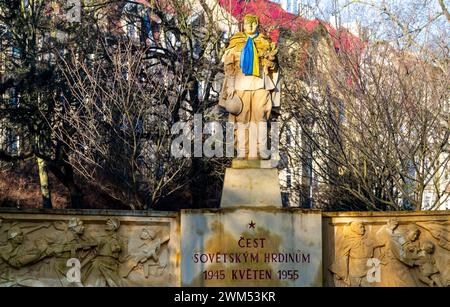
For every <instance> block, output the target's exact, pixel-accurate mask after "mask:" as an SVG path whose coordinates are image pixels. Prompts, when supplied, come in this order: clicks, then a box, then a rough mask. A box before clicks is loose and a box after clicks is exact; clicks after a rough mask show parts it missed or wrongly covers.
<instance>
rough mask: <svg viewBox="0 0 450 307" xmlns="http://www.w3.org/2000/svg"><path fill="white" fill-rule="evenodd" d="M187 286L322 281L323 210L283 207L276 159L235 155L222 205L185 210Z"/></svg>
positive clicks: (184, 270) (317, 283) (183, 256)
mask: <svg viewBox="0 0 450 307" xmlns="http://www.w3.org/2000/svg"><path fill="white" fill-rule="evenodd" d="M181 235H182V244H181V267H182V274H181V276H182V281H181V284H182V285H183V286H216V287H217V286H220V287H222V286H234V287H242V286H246V287H248V286H257V287H258V286H279V287H285V286H294V287H298V286H321V285H322V225H321V214H320V211H314V210H309V211H304V210H301V209H298V208H282V204H281V193H280V185H279V181H278V171H277V169H276V164H275V163H273V161H270V160H234V161H233V163H232V167H231V168H228V169H227V170H226V172H225V181H224V187H223V191H222V199H221V208H220V209H217V210H184V211H183V212H182V214H181Z"/></svg>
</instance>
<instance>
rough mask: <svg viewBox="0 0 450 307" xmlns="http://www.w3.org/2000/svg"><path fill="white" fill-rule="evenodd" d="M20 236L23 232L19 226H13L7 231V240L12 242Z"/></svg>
mask: <svg viewBox="0 0 450 307" xmlns="http://www.w3.org/2000/svg"><path fill="white" fill-rule="evenodd" d="M20 235H23V231H22V229H21V228H20V227H19V226H13V227H11V228H10V229H9V230H8V240H12V239H14V238H16V237H17V236H20Z"/></svg>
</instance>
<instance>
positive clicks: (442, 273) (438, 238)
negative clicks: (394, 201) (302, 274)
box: [322, 211, 450, 287]
mask: <svg viewBox="0 0 450 307" xmlns="http://www.w3.org/2000/svg"><path fill="white" fill-rule="evenodd" d="M322 234H323V262H324V268H323V278H324V280H323V285H324V286H329V287H330V286H331V287H332V286H367V287H378V286H415V287H426V286H450V212H449V211H422V212H342V213H323V218H322Z"/></svg>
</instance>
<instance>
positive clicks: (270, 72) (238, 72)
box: [219, 15, 279, 159]
mask: <svg viewBox="0 0 450 307" xmlns="http://www.w3.org/2000/svg"><path fill="white" fill-rule="evenodd" d="M258 27H259V20H258V17H257V16H254V15H246V16H245V17H244V32H238V33H236V34H234V35H233V37H231V39H230V43H229V46H228V48H227V49H226V51H225V54H224V57H223V61H224V73H225V80H224V83H223V86H222V92H221V97H220V101H219V105H220V106H222V107H224V108H225V109H226V110H227V111H228V112H229V113H230V116H229V121H230V122H234V123H237V125H235V128H238V129H235V146H236V149H237V151H238V155H239V157H240V158H246V159H259V158H261V157H262V158H268V157H267V155H266V154H265V153H264V152H263V150H262V149H263V147H262V146H265V145H266V143H267V130H266V124H267V120H268V119H269V116H270V112H271V110H272V106H279V80H278V79H279V78H278V65H277V58H276V57H277V49H276V46H275V44H274V43H271V42H270V41H269V40H268V39H267V38H266V37H265V36H264V35H263V34H262V33H259V32H258ZM252 128H255V130H252ZM238 131H239V133H242V134H240V135H238V133H237V132H238ZM252 131H253V132H254V133H252ZM244 133H245V134H244ZM244 136H245V137H244ZM255 145H256V146H255ZM254 147H256V148H254Z"/></svg>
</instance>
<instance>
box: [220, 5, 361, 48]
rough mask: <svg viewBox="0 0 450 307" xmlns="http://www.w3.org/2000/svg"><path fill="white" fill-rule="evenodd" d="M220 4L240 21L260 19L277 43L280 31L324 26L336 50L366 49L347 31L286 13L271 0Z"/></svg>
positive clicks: (311, 30)
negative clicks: (244, 18)
mask: <svg viewBox="0 0 450 307" xmlns="http://www.w3.org/2000/svg"><path fill="white" fill-rule="evenodd" d="M219 4H220V5H221V6H222V7H223V8H225V9H226V10H227V11H228V12H230V13H231V14H232V15H233V16H234V17H235V18H236V19H238V20H239V21H242V20H243V17H244V16H245V15H246V14H253V15H256V16H258V17H259V20H260V22H261V26H262V27H263V30H265V31H267V33H269V36H270V38H271V39H272V41H274V42H277V41H278V36H279V32H280V29H289V30H292V31H297V30H299V29H302V30H305V31H307V32H313V31H314V30H315V29H316V27H317V26H318V25H319V24H322V25H323V26H324V27H325V29H326V30H327V31H328V33H329V34H330V36H331V38H332V40H333V43H334V48H335V49H337V50H342V51H345V52H355V51H357V52H358V53H360V52H361V51H362V50H363V48H364V43H363V42H362V41H361V40H360V39H359V38H358V37H355V36H354V35H352V34H351V33H350V32H348V31H347V30H339V31H338V30H336V29H335V28H333V27H332V26H331V25H330V24H329V23H326V22H324V21H321V20H317V19H316V20H307V19H304V18H302V17H300V16H297V15H294V14H291V13H289V12H286V11H285V10H283V9H282V8H281V6H280V5H279V4H277V3H274V2H271V1H269V0H257V1H249V2H246V1H239V0H219Z"/></svg>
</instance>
